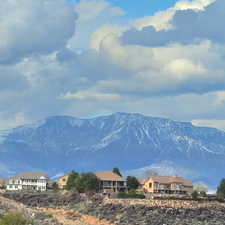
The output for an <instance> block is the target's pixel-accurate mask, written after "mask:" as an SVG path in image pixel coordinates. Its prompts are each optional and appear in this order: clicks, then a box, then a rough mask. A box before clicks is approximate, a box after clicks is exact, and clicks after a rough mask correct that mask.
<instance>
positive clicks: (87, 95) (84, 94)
mask: <svg viewBox="0 0 225 225" xmlns="http://www.w3.org/2000/svg"><path fill="white" fill-rule="evenodd" d="M60 98H61V99H78V100H86V99H90V100H100V101H101V100H119V99H120V95H118V94H109V93H100V92H95V91H94V92H93V91H91V90H88V91H81V92H77V93H70V92H68V93H66V94H65V95H62V96H60Z"/></svg>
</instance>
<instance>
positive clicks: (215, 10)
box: [121, 0, 225, 46]
mask: <svg viewBox="0 0 225 225" xmlns="http://www.w3.org/2000/svg"><path fill="white" fill-rule="evenodd" d="M224 10H225V3H224V2H223V1H220V0H218V1H216V2H214V3H212V4H210V5H208V6H206V7H205V9H204V10H201V11H196V10H193V9H188V10H178V11H176V12H175V14H174V15H173V18H172V20H171V22H170V24H171V25H172V29H168V30H156V28H155V27H154V26H146V27H144V28H143V29H142V30H136V29H131V30H129V31H127V32H125V33H124V35H123V36H122V37H121V40H122V41H123V43H124V44H138V45H145V46H165V45H167V44H170V43H181V44H190V43H193V42H198V41H201V40H211V41H213V42H215V43H222V44H224V41H225V32H224V31H223V23H221V21H223V20H224ZM215 15H216V17H215Z"/></svg>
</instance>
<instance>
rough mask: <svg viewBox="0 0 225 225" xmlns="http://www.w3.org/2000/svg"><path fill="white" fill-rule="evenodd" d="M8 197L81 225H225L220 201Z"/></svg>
mask: <svg viewBox="0 0 225 225" xmlns="http://www.w3.org/2000/svg"><path fill="white" fill-rule="evenodd" d="M5 197H7V198H11V199H15V200H17V201H19V202H22V203H24V204H26V205H28V206H32V207H35V208H37V207H38V208H39V210H40V208H42V210H44V212H47V213H50V214H53V215H55V217H54V218H56V219H57V220H58V221H60V218H59V217H58V218H57V216H56V215H58V216H63V219H64V220H65V219H69V221H71V219H72V221H73V222H74V221H78V219H79V222H80V223H79V224H78V223H77V224H78V225H86V224H88V225H90V224H91V225H92V224H93V225H109V224H111V225H225V204H224V203H219V202H196V201H180V200H116V199H104V200H102V199H101V198H96V197H95V198H92V199H91V200H90V199H87V198H86V199H85V198H84V197H82V196H79V195H78V194H76V193H66V194H60V193H33V194H31V193H30V194H28V193H26V194H22V193H17V194H16V193H8V194H7V193H6V194H5ZM43 208H44V209H43ZM61 219H62V218H61ZM90 221H91V222H92V223H91V222H90ZM93 221H94V222H93ZM60 222H61V221H60ZM64 222H65V221H64ZM82 222H83V223H82ZM62 224H66V223H62ZM72 224H75V222H74V223H71V225H72ZM66 225H70V223H69V222H68V223H67V224H66Z"/></svg>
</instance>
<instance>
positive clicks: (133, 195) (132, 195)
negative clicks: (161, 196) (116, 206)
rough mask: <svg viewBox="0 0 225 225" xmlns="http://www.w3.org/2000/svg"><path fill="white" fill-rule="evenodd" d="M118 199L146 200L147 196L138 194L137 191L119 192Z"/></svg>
mask: <svg viewBox="0 0 225 225" xmlns="http://www.w3.org/2000/svg"><path fill="white" fill-rule="evenodd" d="M117 198H136V199H144V198H145V195H143V194H141V193H137V192H136V191H135V190H132V191H129V193H125V192H119V193H118V194H117Z"/></svg>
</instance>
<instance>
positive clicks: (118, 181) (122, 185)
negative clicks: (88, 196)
mask: <svg viewBox="0 0 225 225" xmlns="http://www.w3.org/2000/svg"><path fill="white" fill-rule="evenodd" d="M95 175H96V176H97V177H98V179H99V180H100V187H99V191H100V192H101V193H117V192H124V191H126V189H127V184H126V179H124V178H123V177H120V176H119V175H117V174H115V173H113V172H112V171H98V172H96V173H95Z"/></svg>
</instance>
